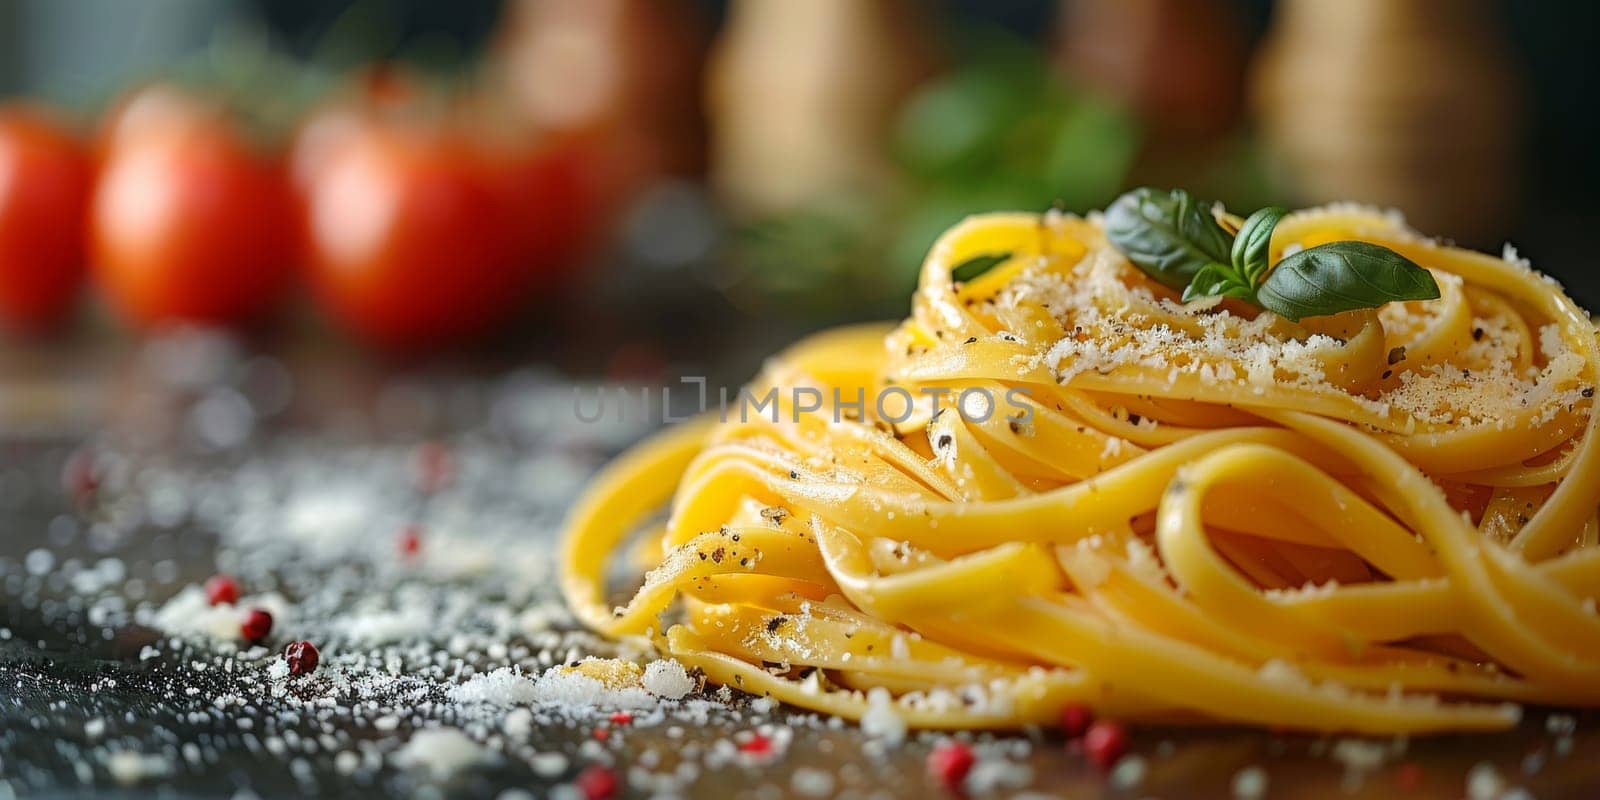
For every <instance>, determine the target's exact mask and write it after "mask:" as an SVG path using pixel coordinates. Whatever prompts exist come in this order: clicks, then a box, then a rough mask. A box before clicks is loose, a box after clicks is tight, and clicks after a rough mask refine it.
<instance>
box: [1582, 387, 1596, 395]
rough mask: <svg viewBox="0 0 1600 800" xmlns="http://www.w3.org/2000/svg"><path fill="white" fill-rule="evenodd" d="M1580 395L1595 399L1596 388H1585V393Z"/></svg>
mask: <svg viewBox="0 0 1600 800" xmlns="http://www.w3.org/2000/svg"><path fill="white" fill-rule="evenodd" d="M1578 394H1581V395H1583V396H1584V397H1594V387H1593V386H1585V387H1583V391H1581V392H1579V393H1578Z"/></svg>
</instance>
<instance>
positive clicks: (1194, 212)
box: [1105, 187, 1233, 289]
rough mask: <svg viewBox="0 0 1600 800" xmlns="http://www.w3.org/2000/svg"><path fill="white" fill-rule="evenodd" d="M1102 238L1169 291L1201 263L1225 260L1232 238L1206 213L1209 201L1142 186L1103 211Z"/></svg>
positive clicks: (1179, 191)
mask: <svg viewBox="0 0 1600 800" xmlns="http://www.w3.org/2000/svg"><path fill="white" fill-rule="evenodd" d="M1105 228H1106V237H1107V238H1108V239H1110V240H1111V243H1112V244H1113V245H1116V248H1117V249H1118V250H1121V251H1122V254H1123V255H1124V256H1127V257H1128V260H1129V261H1132V262H1133V263H1134V264H1136V265H1138V266H1139V268H1140V269H1142V270H1144V271H1145V272H1146V273H1148V274H1149V275H1150V277H1152V278H1155V279H1156V280H1158V281H1160V282H1162V283H1164V284H1166V285H1167V286H1170V287H1172V288H1174V289H1182V288H1184V287H1185V286H1187V285H1188V284H1189V281H1190V279H1192V278H1193V277H1194V276H1195V274H1196V273H1198V272H1199V271H1200V270H1202V269H1204V268H1205V266H1206V265H1207V264H1214V263H1215V264H1226V263H1228V251H1229V249H1230V248H1231V246H1232V243H1233V237H1231V236H1229V235H1228V232H1227V231H1225V230H1223V229H1222V226H1221V225H1218V224H1217V220H1216V219H1215V218H1214V217H1212V216H1211V204H1210V203H1207V202H1205V201H1202V200H1199V199H1196V198H1195V196H1194V195H1191V194H1189V193H1188V192H1186V191H1184V190H1182V189H1173V190H1172V191H1170V192H1163V191H1160V190H1157V189H1151V188H1149V187H1144V188H1140V189H1134V190H1133V191H1131V192H1128V193H1127V194H1124V195H1123V196H1121V197H1119V198H1117V199H1116V202H1114V203H1112V204H1111V207H1110V208H1107V209H1106V217H1105Z"/></svg>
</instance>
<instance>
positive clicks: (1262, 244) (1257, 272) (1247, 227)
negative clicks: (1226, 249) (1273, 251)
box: [1231, 206, 1289, 287]
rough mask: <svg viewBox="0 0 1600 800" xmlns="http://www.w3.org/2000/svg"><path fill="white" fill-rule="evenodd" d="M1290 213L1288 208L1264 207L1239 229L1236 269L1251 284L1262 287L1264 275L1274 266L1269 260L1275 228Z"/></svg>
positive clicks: (1235, 241)
mask: <svg viewBox="0 0 1600 800" xmlns="http://www.w3.org/2000/svg"><path fill="white" fill-rule="evenodd" d="M1288 214H1289V209H1287V208H1279V207H1278V206H1268V207H1267V208H1263V209H1261V210H1260V211H1257V212H1256V213H1254V214H1251V215H1250V218H1249V219H1246V220H1245V221H1244V225H1242V226H1241V227H1240V228H1239V235H1238V236H1235V237H1234V239H1233V252H1232V254H1231V261H1232V262H1233V268H1234V270H1235V271H1237V272H1238V273H1239V275H1240V276H1241V277H1243V278H1244V280H1245V282H1246V283H1248V284H1249V285H1250V286H1252V287H1254V286H1259V285H1260V284H1261V278H1262V276H1264V275H1266V274H1267V267H1269V266H1271V264H1269V263H1267V252H1268V249H1269V248H1270V247H1271V246H1272V229H1273V228H1276V227H1278V221H1279V220H1282V219H1283V218H1284V217H1285V216H1288Z"/></svg>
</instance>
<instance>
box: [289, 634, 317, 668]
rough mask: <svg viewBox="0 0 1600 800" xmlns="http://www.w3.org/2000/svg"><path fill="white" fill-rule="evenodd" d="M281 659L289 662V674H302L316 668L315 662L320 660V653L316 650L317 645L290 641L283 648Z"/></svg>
mask: <svg viewBox="0 0 1600 800" xmlns="http://www.w3.org/2000/svg"><path fill="white" fill-rule="evenodd" d="M283 660H284V661H287V662H289V674H290V675H304V674H306V673H308V672H311V671H313V670H315V669H316V668H317V662H318V661H321V660H322V654H321V653H318V652H317V646H316V645H314V644H312V643H310V642H307V641H303V640H302V641H298V642H290V643H289V646H288V647H285V648H283Z"/></svg>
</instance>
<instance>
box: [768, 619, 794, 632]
mask: <svg viewBox="0 0 1600 800" xmlns="http://www.w3.org/2000/svg"><path fill="white" fill-rule="evenodd" d="M788 621H789V618H788V617H773V618H772V619H769V620H767V633H777V632H778V629H779V628H781V627H783V623H785V622H788Z"/></svg>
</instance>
